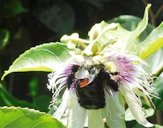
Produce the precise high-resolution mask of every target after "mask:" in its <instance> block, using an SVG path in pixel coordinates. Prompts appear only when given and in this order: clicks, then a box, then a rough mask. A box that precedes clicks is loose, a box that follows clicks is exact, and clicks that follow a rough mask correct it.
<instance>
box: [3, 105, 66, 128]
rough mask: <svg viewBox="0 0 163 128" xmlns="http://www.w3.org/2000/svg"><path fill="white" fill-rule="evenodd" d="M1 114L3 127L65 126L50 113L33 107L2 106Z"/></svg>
mask: <svg viewBox="0 0 163 128" xmlns="http://www.w3.org/2000/svg"><path fill="white" fill-rule="evenodd" d="M0 116H1V117H3V118H1V121H0V127H1V128H65V127H64V126H63V125H62V124H61V123H60V122H59V121H57V120H56V119H54V118H53V117H51V116H50V115H47V114H45V113H42V112H39V111H36V110H33V109H27V108H16V107H1V108H0Z"/></svg>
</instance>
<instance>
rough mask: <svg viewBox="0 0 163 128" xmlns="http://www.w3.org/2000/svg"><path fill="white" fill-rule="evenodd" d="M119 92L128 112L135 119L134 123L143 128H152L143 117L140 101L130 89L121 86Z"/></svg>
mask: <svg viewBox="0 0 163 128" xmlns="http://www.w3.org/2000/svg"><path fill="white" fill-rule="evenodd" d="M120 92H121V93H122V95H123V96H124V97H125V99H126V102H127V104H128V106H129V108H130V111H131V113H132V114H133V116H134V117H135V119H136V121H137V122H138V123H140V124H141V125H143V126H145V127H152V126H153V124H151V123H149V122H148V121H147V120H146V118H145V116H144V115H145V114H144V111H143V110H142V108H141V101H140V99H139V98H138V97H137V96H136V95H135V93H134V92H133V91H132V89H131V88H129V86H127V85H122V86H121V87H120Z"/></svg>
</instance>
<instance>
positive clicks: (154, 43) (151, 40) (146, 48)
mask: <svg viewBox="0 0 163 128" xmlns="http://www.w3.org/2000/svg"><path fill="white" fill-rule="evenodd" d="M139 47H140V48H141V49H142V50H141V52H140V53H139V57H141V58H142V59H146V58H147V57H149V56H150V55H151V54H153V53H154V52H156V51H157V50H158V49H160V48H163V22H162V23H161V24H160V25H159V26H158V27H157V28H156V29H154V30H153V31H152V32H151V34H150V35H149V36H148V37H147V38H146V39H145V40H144V41H143V42H142V43H141V44H140V46H139Z"/></svg>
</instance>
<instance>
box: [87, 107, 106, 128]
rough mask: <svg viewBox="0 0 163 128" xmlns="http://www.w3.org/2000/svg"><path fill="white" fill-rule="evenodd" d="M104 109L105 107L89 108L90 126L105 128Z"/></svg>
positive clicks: (90, 127)
mask: <svg viewBox="0 0 163 128" xmlns="http://www.w3.org/2000/svg"><path fill="white" fill-rule="evenodd" d="M103 111H104V109H92V110H87V114H88V128H104V122H103V114H102V113H103Z"/></svg>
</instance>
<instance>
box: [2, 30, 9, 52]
mask: <svg viewBox="0 0 163 128" xmlns="http://www.w3.org/2000/svg"><path fill="white" fill-rule="evenodd" d="M9 38H10V32H9V30H7V29H0V50H2V49H3V48H4V47H5V46H6V45H7V44H8V42H9Z"/></svg>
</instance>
